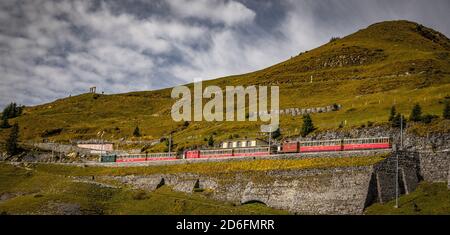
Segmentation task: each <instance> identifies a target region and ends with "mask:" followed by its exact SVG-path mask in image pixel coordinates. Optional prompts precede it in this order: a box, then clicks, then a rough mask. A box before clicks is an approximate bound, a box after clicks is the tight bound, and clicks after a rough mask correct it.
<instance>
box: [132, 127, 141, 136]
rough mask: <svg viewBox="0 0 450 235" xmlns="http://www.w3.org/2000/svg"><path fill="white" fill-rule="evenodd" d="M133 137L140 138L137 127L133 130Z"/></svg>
mask: <svg viewBox="0 0 450 235" xmlns="http://www.w3.org/2000/svg"><path fill="white" fill-rule="evenodd" d="M133 136H134V137H140V136H141V131H140V130H139V127H138V126H136V128H134V131H133Z"/></svg>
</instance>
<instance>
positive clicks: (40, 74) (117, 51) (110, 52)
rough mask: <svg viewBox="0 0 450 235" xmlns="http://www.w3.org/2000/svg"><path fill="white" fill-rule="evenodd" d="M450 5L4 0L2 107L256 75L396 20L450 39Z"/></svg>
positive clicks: (398, 0) (342, 0)
mask: <svg viewBox="0 0 450 235" xmlns="http://www.w3.org/2000/svg"><path fill="white" fill-rule="evenodd" d="M448 12H450V1H448V0H429V1H425V0H422V1H420V0H279V1H275V0H274V1H269V0H253V1H250V0H129V1H124V0H116V1H114V0H110V1H106V0H105V1H94V0H92V1H51V0H46V1H42V0H27V1H20V0H1V1H0V71H1V73H0V76H1V77H0V105H1V106H4V105H5V104H6V103H9V102H11V101H15V102H18V103H20V104H25V105H35V104H40V103H43V102H48V101H52V100H54V99H57V98H61V97H66V96H69V95H76V94H80V93H84V92H86V91H88V90H89V87H91V86H97V91H100V92H101V91H104V92H105V93H118V92H127V91H136V90H151V89H158V88H163V87H169V86H173V85H178V84H184V83H188V82H192V81H194V80H195V81H197V80H200V79H213V78H217V77H221V76H226V75H232V74H239V73H245V72H250V71H254V70H257V69H261V68H264V67H267V66H269V65H272V64H274V63H278V62H280V61H283V60H286V59H288V58H289V57H291V56H293V55H297V54H298V53H299V52H301V51H304V50H309V49H312V48H314V47H316V46H319V45H321V44H323V43H326V42H327V41H328V40H329V39H330V38H331V37H332V36H345V35H347V34H350V33H352V32H354V31H356V30H358V29H360V28H365V27H367V26H368V25H370V24H372V23H375V22H379V21H384V20H393V19H407V20H412V21H416V22H419V23H422V24H424V25H426V26H429V27H432V28H434V29H437V30H439V31H441V32H442V33H444V34H445V35H447V36H449V35H450V17H449V16H448Z"/></svg>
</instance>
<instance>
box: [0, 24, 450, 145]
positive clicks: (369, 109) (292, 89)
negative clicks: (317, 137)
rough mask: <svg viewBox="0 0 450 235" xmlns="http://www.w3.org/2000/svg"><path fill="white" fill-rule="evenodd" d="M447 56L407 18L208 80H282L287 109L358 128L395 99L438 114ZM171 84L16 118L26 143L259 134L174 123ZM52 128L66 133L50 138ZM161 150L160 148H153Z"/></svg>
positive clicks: (431, 34)
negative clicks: (330, 108)
mask: <svg viewBox="0 0 450 235" xmlns="http://www.w3.org/2000/svg"><path fill="white" fill-rule="evenodd" d="M449 55H450V40H449V39H448V38H447V37H446V36H445V35H443V34H441V33H439V32H437V31H435V30H433V29H430V28H427V27H425V26H422V25H420V24H417V23H414V22H409V21H389V22H380V23H376V24H372V25H370V26H368V27H367V28H365V29H361V30H359V31H357V32H355V33H353V34H350V35H348V36H346V37H343V38H340V39H337V40H333V41H330V42H329V43H327V44H324V45H322V46H320V47H318V48H315V49H313V50H310V51H306V52H302V53H300V54H299V55H297V56H295V57H292V58H291V59H289V60H286V61H283V62H280V63H278V64H275V65H273V66H270V67H268V68H265V69H262V70H258V71H254V72H250V73H246V74H242V75H233V76H228V77H223V78H217V79H213V80H208V81H204V82H203V85H204V86H208V85H218V86H220V87H224V86H227V85H234V86H236V85H244V86H247V85H278V86H280V107H281V108H292V107H305V108H310V107H320V106H324V105H331V104H334V103H339V104H342V105H343V109H342V110H340V111H338V112H332V113H323V114H314V115H312V117H313V120H314V122H315V124H316V125H317V126H318V128H319V130H325V129H330V128H331V129H333V128H337V127H338V126H339V125H340V124H341V123H343V122H345V123H347V125H348V126H349V127H357V126H360V125H362V124H365V123H367V122H369V121H370V122H374V123H384V122H385V120H386V119H387V115H388V112H389V109H390V107H391V106H392V105H394V104H395V105H396V106H397V109H398V110H399V111H400V112H402V113H403V114H408V113H409V110H410V108H411V107H412V105H413V103H420V104H421V105H422V106H423V107H425V109H424V111H425V112H427V113H431V114H440V113H439V112H440V109H441V108H442V101H443V100H445V99H446V97H448V96H449V93H448V91H449V90H450V56H449ZM186 85H187V86H189V87H192V84H186ZM170 89H171V88H165V89H160V90H154V91H139V92H129V93H122V94H113V95H100V94H81V95H78V96H72V97H70V98H63V99H58V100H56V101H54V102H50V103H47V104H42V105H37V106H33V107H27V108H25V110H24V114H23V115H22V116H21V117H18V118H16V119H14V120H12V122H15V121H17V122H19V124H20V126H21V128H22V129H21V133H22V135H21V138H22V139H23V140H34V141H39V140H41V139H43V138H47V139H50V140H54V141H69V140H73V139H89V138H96V137H97V136H96V133H97V132H98V131H100V130H104V131H105V132H106V133H107V134H106V138H107V139H120V138H126V139H132V138H133V137H132V130H133V129H134V127H135V126H139V128H140V129H141V130H142V132H143V133H142V134H143V137H141V138H140V139H159V138H161V137H162V136H165V135H167V134H168V133H169V132H175V134H174V141H175V142H176V143H177V144H178V145H179V147H186V146H192V145H199V144H204V142H205V140H204V139H205V138H207V137H208V136H211V135H212V136H214V138H215V140H216V141H219V140H221V139H226V138H228V137H229V135H230V134H237V135H240V136H241V137H244V136H247V137H256V136H259V133H257V132H258V130H257V129H258V128H259V124H260V123H259V122H237V123H227V122H213V123H207V122H198V123H190V124H189V125H188V126H185V125H184V124H183V123H175V122H172V121H171V119H170V108H171V106H172V104H173V103H174V100H172V99H170ZM300 125H301V117H298V116H297V117H291V116H282V117H281V127H282V129H284V130H289V131H282V134H284V135H285V136H289V135H291V136H292V135H297V134H298V132H299V127H300ZM53 129H61V131H60V132H59V134H56V135H50V136H45V135H44V133H45V132H47V133H48V132H51V130H53ZM1 132H2V133H1V135H4V133H5V132H6V131H4V130H2V131H1ZM288 132H289V134H288ZM293 133H294V134H293ZM163 149H164V146H156V147H155V151H158V150H163Z"/></svg>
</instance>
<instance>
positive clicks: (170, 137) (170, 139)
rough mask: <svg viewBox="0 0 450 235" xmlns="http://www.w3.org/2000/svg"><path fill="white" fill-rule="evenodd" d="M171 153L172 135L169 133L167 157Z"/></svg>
mask: <svg viewBox="0 0 450 235" xmlns="http://www.w3.org/2000/svg"><path fill="white" fill-rule="evenodd" d="M171 151H172V133H170V135H169V157H170V152H171Z"/></svg>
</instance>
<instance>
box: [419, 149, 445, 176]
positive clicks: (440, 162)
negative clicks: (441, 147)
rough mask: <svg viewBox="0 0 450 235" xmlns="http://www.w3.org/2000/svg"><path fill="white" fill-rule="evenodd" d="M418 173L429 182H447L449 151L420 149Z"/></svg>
mask: <svg viewBox="0 0 450 235" xmlns="http://www.w3.org/2000/svg"><path fill="white" fill-rule="evenodd" d="M418 155H419V160H420V164H419V165H420V175H421V177H422V178H423V180H425V181H429V182H446V181H447V182H448V181H449V177H450V176H449V169H450V151H421V152H419V153H418Z"/></svg>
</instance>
